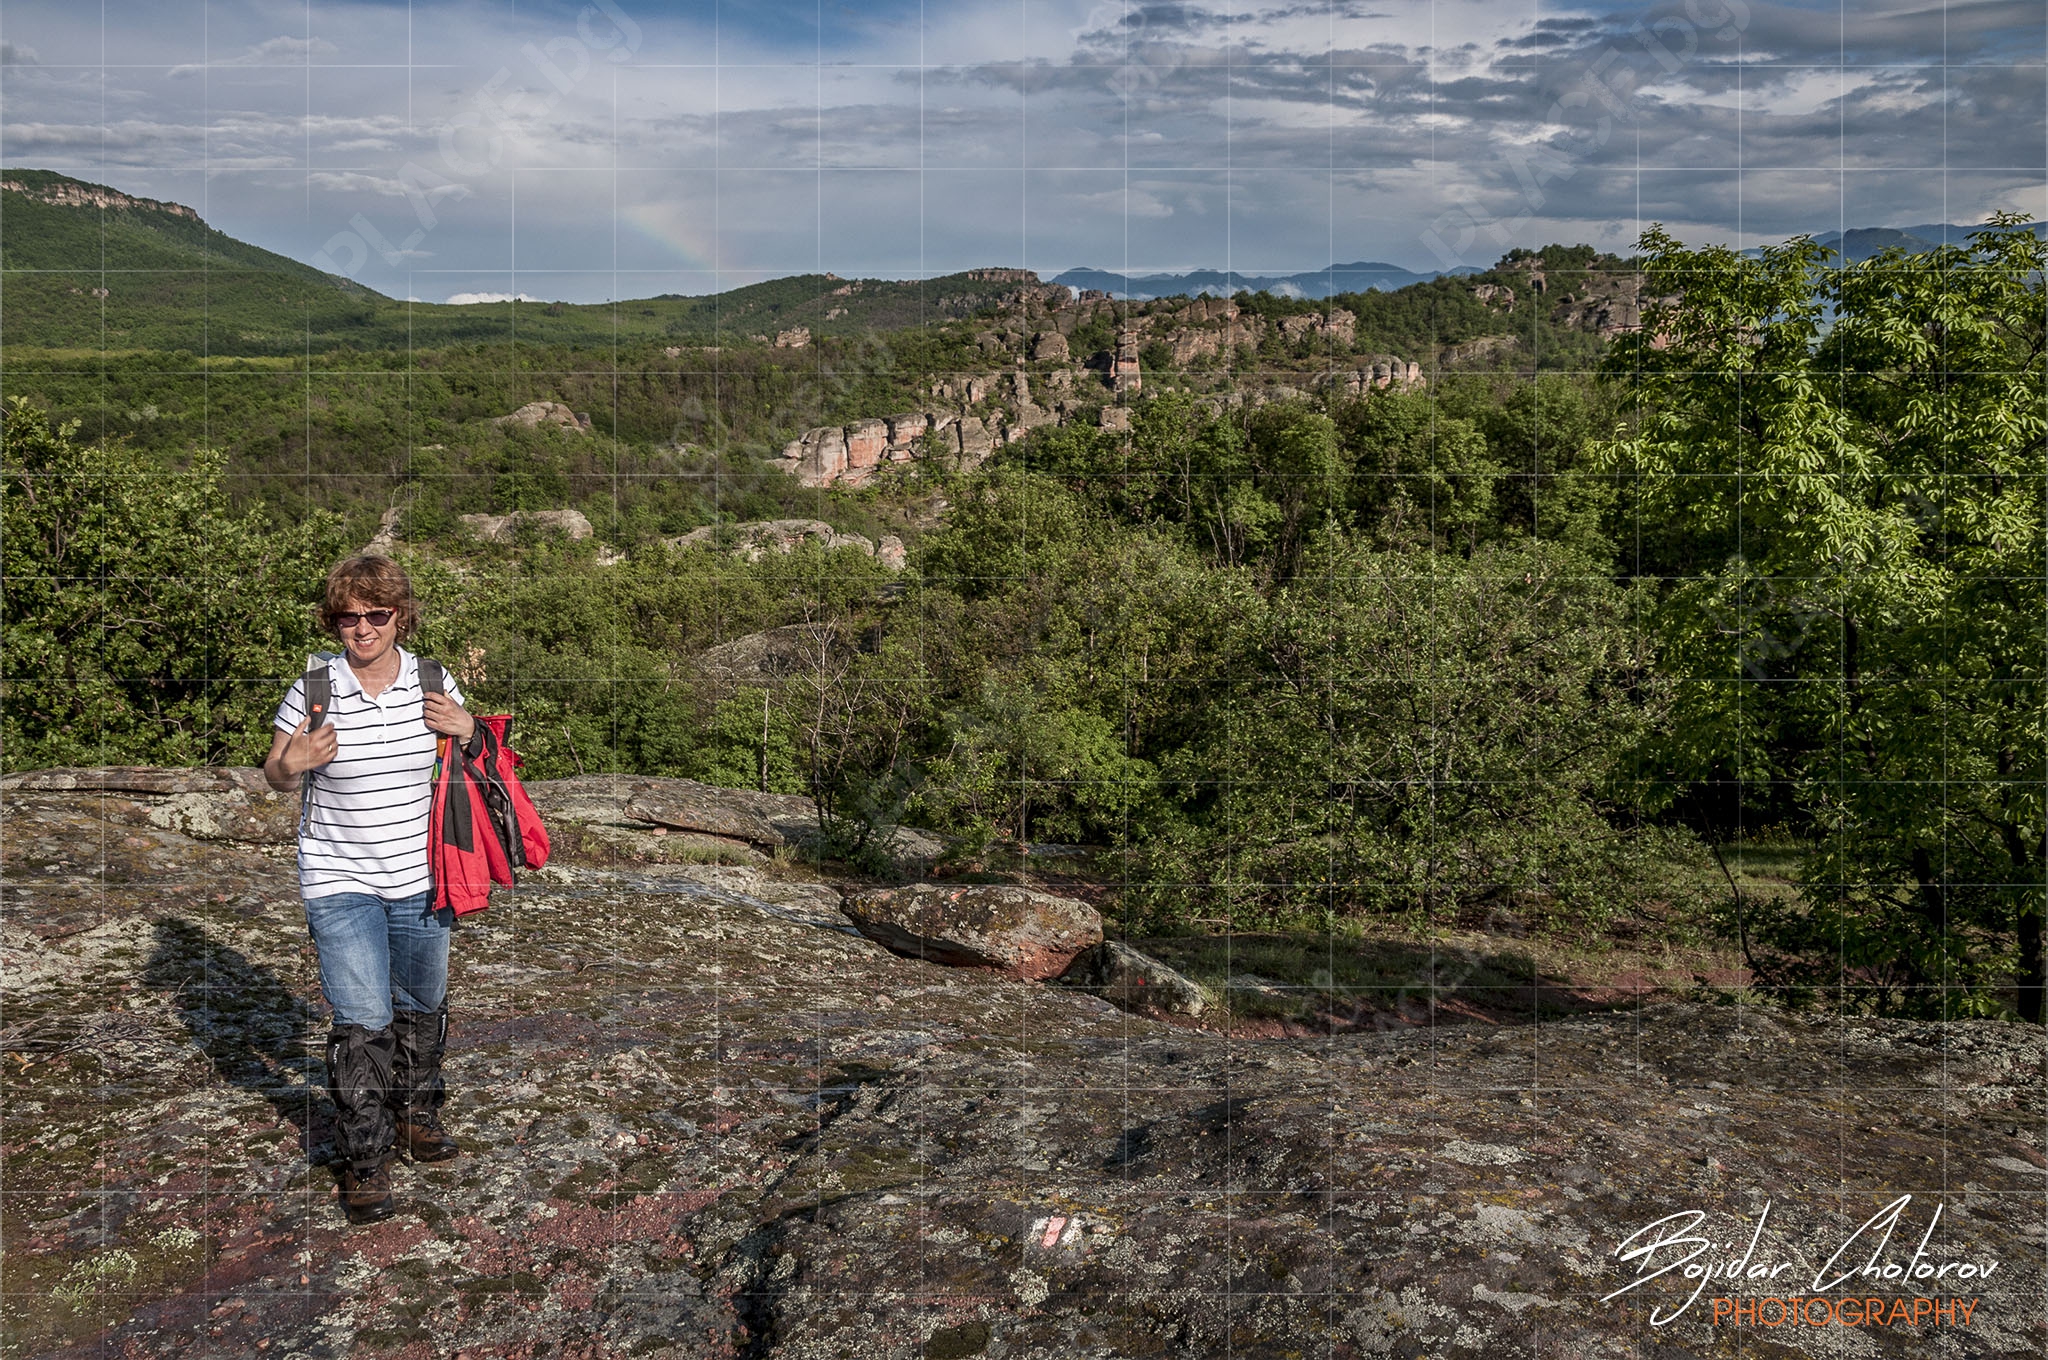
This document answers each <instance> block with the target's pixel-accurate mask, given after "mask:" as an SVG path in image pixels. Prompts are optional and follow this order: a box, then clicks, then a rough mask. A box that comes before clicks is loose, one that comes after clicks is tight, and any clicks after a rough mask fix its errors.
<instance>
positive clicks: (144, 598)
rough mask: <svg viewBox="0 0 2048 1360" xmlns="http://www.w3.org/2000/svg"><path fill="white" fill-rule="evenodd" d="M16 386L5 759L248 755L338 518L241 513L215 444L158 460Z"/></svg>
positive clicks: (18, 763) (2, 650) (321, 640)
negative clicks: (179, 462)
mask: <svg viewBox="0 0 2048 1360" xmlns="http://www.w3.org/2000/svg"><path fill="white" fill-rule="evenodd" d="M77 434H78V429H77V426H76V425H74V424H66V425H62V426H57V427H52V426H51V425H50V423H49V422H48V420H47V418H46V417H45V416H44V414H43V413H42V412H41V411H40V410H37V409H36V408H35V407H32V406H30V405H29V404H28V403H27V402H26V401H24V400H22V399H21V398H14V399H12V400H11V401H9V402H8V404H7V407H6V409H5V411H4V413H0V531H4V539H0V632H4V641H0V739H4V742H5V751H4V759H5V767H6V768H7V769H10V770H19V769H35V768H39V767H45V766H53V765H103V764H119V763H129V764H149V765H225V764H253V763H255V762H256V761H257V760H259V759H261V758H262V755H263V753H264V752H265V751H267V750H268V749H269V747H270V718H271V715H272V713H273V712H274V711H275V709H276V706H277V702H278V699H279V698H280V697H281V696H282V695H283V692H284V687H285V686H286V685H288V684H289V683H290V681H291V679H292V677H294V676H296V675H298V674H299V673H300V672H301V671H302V670H303V669H304V668H305V659H306V655H307V653H308V652H309V651H312V650H315V649H318V648H320V647H322V646H326V645H328V644H329V640H328V639H327V638H326V637H325V636H324V635H322V634H319V633H318V632H316V630H315V625H314V616H313V605H314V603H315V602H316V601H317V600H318V598H319V594H320V591H321V589H322V586H323V584H324V582H325V579H326V575H327V569H328V567H329V566H330V565H332V563H333V562H334V560H335V559H336V558H337V557H339V556H340V555H341V554H342V553H343V552H344V551H345V550H346V541H345V540H344V539H343V538H342V536H341V523H340V521H339V519H337V518H336V517H334V516H332V515H327V514H313V515H309V516H307V517H305V518H304V519H302V520H301V521H299V522H297V523H295V524H292V525H288V526H286V527H284V528H281V529H276V530H271V529H267V528H266V527H265V526H264V524H263V522H262V517H261V514H260V510H258V511H251V512H250V513H248V514H245V515H240V516H237V515H234V514H231V513H230V512H229V510H228V509H227V497H226V491H225V489H224V487H223V486H222V476H221V467H222V457H221V455H220V454H218V453H215V452H211V451H202V452H200V453H198V454H196V455H194V457H193V459H192V461H191V463H190V465H189V466H188V467H185V468H183V469H176V470H172V469H167V468H164V467H161V466H158V465H157V464H156V463H155V462H153V461H152V460H151V459H149V458H146V457H144V456H142V455H140V454H138V453H137V452H135V451H134V450H133V449H131V448H129V447H128V446H126V445H125V444H122V443H120V442H111V443H110V442H99V443H90V444H81V443H80V442H78V439H77Z"/></svg>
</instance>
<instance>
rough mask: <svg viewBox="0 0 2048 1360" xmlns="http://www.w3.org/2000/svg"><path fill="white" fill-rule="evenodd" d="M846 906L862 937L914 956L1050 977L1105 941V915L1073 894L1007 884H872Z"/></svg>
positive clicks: (956, 964) (1064, 969)
mask: <svg viewBox="0 0 2048 1360" xmlns="http://www.w3.org/2000/svg"><path fill="white" fill-rule="evenodd" d="M844 910H845V912H846V914H847V915H848V916H850V917H852V918H853V923H854V924H855V925H856V926H858V927H859V928H860V931H861V933H862V934H863V935H866V936H867V937H868V938H869V939H871V940H873V941H875V942H876V943H878V944H880V945H883V946H885V947H886V948H889V949H893V950H895V951H896V952H897V953H899V954H905V955H908V956H910V957H911V958H921V959H926V960H929V961H930V962H933V963H943V964H948V965H951V966H954V967H966V968H994V969H998V970H1000V971H1002V972H1004V973H1007V974H1009V975H1010V976H1011V977H1018V978H1052V977H1058V976H1059V975H1060V974H1061V973H1063V972H1065V971H1066V970H1067V966H1068V965H1069V964H1070V963H1072V962H1073V959H1074V956H1075V955H1076V954H1078V953H1080V952H1081V951H1082V950H1084V949H1087V948H1088V947H1090V946H1091V945H1095V944H1099V943H1101V941H1102V917H1101V916H1100V915H1099V914H1097V912H1096V910H1095V908H1093V907H1091V906H1089V905H1088V904H1087V903H1086V902H1080V901H1076V900H1075V899H1073V898H1071V897H1055V896H1053V895H1052V894H1051V893H1043V892H1038V891H1035V890H1033V889H1030V888H1016V887H1009V886H1006V885H1001V884H969V885H962V886H952V885H945V884H937V883H919V884H916V885H914V886H911V887H908V888H873V889H870V890H868V891H867V892H863V893H857V894H855V895H854V896H853V897H852V898H850V899H849V900H848V901H847V903H846V905H845V907H844Z"/></svg>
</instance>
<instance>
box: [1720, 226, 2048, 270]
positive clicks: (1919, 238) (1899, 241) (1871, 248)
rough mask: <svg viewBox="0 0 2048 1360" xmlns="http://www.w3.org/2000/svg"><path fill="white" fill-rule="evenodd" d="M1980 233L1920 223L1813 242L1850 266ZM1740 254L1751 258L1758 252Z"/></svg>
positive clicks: (2038, 231)
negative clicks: (1894, 251) (1880, 254)
mask: <svg viewBox="0 0 2048 1360" xmlns="http://www.w3.org/2000/svg"><path fill="white" fill-rule="evenodd" d="M2044 229H2048V222H2026V223H2022V224H2021V225H2020V226H2017V227H2014V228H2012V230H2014V231H2031V232H2032V233H2034V235H2036V236H2042V235H2048V230H2044ZM1983 230H1984V228H1983V227H1982V226H1974V227H1968V226H1959V225H1957V224H1956V223H1954V222H1923V223H1921V224H1920V225H1919V226H1915V227H1851V228H1850V229H1849V230H1848V231H1827V232H1822V233H1821V234H1820V235H1818V236H1816V237H1814V238H1813V239H1814V242H1815V244H1817V245H1823V246H1827V247H1828V248H1829V249H1831V250H1833V251H1835V252H1836V253H1837V254H1839V255H1841V257H1842V258H1843V259H1844V260H1847V261H1848V262H1849V263H1851V264H1860V263H1861V262H1862V261H1864V260H1867V259H1869V258H1870V257H1871V256H1873V255H1875V254H1877V253H1878V252H1879V251H1882V250H1889V249H1890V248H1891V247H1893V246H1897V247H1898V248H1899V249H1901V250H1903V251H1905V252H1906V253H1907V254H1908V255H1918V254H1921V253H1923V252H1925V251H1929V250H1936V249H1939V248H1940V247H1942V246H1944V245H1951V246H1960V245H1966V244H1968V242H1969V237H1970V233H1971V232H1973V231H1983ZM1743 253H1744V254H1745V255H1754V254H1756V253H1757V252H1755V251H1753V250H1750V251H1744V252H1743Z"/></svg>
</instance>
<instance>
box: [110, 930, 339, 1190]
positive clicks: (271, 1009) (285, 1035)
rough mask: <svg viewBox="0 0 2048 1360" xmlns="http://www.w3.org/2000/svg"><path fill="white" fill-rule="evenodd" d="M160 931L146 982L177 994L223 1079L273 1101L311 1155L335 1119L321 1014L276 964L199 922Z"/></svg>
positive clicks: (175, 1004) (189, 1026)
mask: <svg viewBox="0 0 2048 1360" xmlns="http://www.w3.org/2000/svg"><path fill="white" fill-rule="evenodd" d="M155 937H156V938H155V947H154V948H153V949H152V950H151V952H150V956H149V961H148V962H147V963H146V964H145V965H144V966H143V969H142V980H143V982H144V983H145V984H147V985H148V986H151V987H154V988H157V989H158V990H160V991H163V992H167V993H169V994H170V998H171V1008H172V1011H173V1013H175V1014H176V1015H177V1017H178V1020H179V1023H181V1024H183V1025H184V1026H185V1029H186V1032H187V1033H189V1034H190V1035H191V1036H192V1041H193V1042H194V1043H195V1044H196V1045H198V1047H199V1049H200V1050H201V1051H202V1052H204V1053H205V1054H206V1057H207V1059H208V1061H210V1062H211V1063H212V1064H213V1068H214V1070H215V1071H216V1072H218V1073H219V1074H220V1076H221V1079H222V1080H223V1081H225V1082H227V1083H228V1084H230V1085H232V1086H238V1087H240V1088H241V1089H242V1090H244V1091H249V1092H251V1093H253V1094H255V1095H259V1096H262V1097H263V1098H264V1099H265V1100H266V1101H268V1102H270V1106H271V1108H272V1109H274V1110H275V1111H277V1115H278V1118H280V1119H282V1120H285V1121H287V1122H289V1123H290V1124H292V1125H293V1127H295V1128H297V1129H298V1131H299V1146H300V1147H301V1148H302V1149H304V1150H305V1151H306V1152H307V1154H308V1155H309V1156H310V1155H311V1152H312V1150H313V1148H314V1147H315V1146H317V1145H318V1143H320V1142H321V1141H323V1140H324V1138H325V1137H326V1136H327V1133H328V1126H329V1125H330V1124H331V1121H332V1118H333V1108H332V1107H331V1106H330V1105H328V1103H327V1101H326V1098H325V1097H324V1096H323V1095H321V1094H320V1091H319V1086H318V1084H317V1076H318V1073H319V1071H320V1059H319V1057H318V1056H317V1055H316V1054H315V1053H314V1052H313V1051H312V1047H311V1045H312V1041H311V1040H310V1038H309V1036H310V1035H311V1034H312V1033H313V1031H314V1029H315V1027H316V1026H317V1025H320V1024H321V1023H322V1020H321V1017H320V1016H319V1015H317V1014H316V1013H315V1012H314V1010H313V1008H312V1007H311V1006H309V1005H307V1004H306V1002H305V1001H304V999H302V998H301V997H299V996H297V995H296V994H294V993H293V991H292V990H291V988H289V987H287V986H286V985H285V984H284V981H283V979H281V978H279V977H278V975H277V974H276V973H275V972H273V971H272V970H271V969H269V968H267V967H265V966H264V965H262V964H260V963H256V962H253V961H252V960H251V959H250V958H249V957H248V956H247V955H245V954H243V953H242V952H241V951H240V950H238V949H236V948H234V947H233V946H231V945H225V944H222V943H220V942H219V941H217V940H215V939H213V938H212V937H210V936H209V935H208V934H207V933H206V931H205V929H204V928H203V927H201V926H199V925H198V924H196V923H194V922H192V921H188V920H185V919H184V918H182V917H176V916H171V917H165V918H163V919H161V920H158V921H157V922H156V923H155ZM316 1121H317V1122H318V1123H319V1125H320V1129H319V1132H318V1133H317V1134H316V1132H315V1128H314V1125H315V1123H316Z"/></svg>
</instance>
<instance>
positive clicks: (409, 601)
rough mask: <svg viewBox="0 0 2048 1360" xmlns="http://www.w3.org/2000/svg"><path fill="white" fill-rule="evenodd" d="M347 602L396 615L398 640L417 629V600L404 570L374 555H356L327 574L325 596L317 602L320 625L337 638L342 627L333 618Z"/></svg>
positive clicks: (403, 638) (418, 608)
mask: <svg viewBox="0 0 2048 1360" xmlns="http://www.w3.org/2000/svg"><path fill="white" fill-rule="evenodd" d="M350 600H361V601H362V602H363V603H364V604H367V605H371V606H374V607H375V608H378V609H390V610H394V611H395V612H396V613H397V615H398V638H399V641H401V642H403V641H404V640H405V639H406V638H408V637H411V636H412V631H413V629H415V628H417V627H419V622H420V606H419V601H417V600H415V599H413V597H412V580H411V578H409V577H408V576H406V574H405V568H404V567H401V566H399V565H398V563H396V562H394V561H392V560H391V559H390V558H388V557H381V556H379V555H377V554H376V553H357V554H356V555H355V556H354V557H350V558H347V559H345V560H343V561H341V562H337V563H336V564H335V566H334V570H332V571H330V572H328V573H327V594H326V597H325V598H324V599H322V600H321V602H320V626H321V627H322V628H324V629H326V630H327V631H328V632H329V633H331V634H332V635H333V636H334V637H336V638H337V639H338V638H340V636H341V625H340V624H338V623H336V622H335V615H337V614H340V613H342V612H343V611H344V610H346V609H347V608H348V604H349V601H350Z"/></svg>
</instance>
